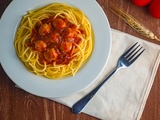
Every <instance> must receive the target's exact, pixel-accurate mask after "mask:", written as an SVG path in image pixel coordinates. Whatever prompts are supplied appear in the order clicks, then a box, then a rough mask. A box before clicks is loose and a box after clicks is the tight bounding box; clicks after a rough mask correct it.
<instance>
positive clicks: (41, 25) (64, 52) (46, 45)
mask: <svg viewBox="0 0 160 120" xmlns="http://www.w3.org/2000/svg"><path fill="white" fill-rule="evenodd" d="M80 34H81V35H82V34H84V31H83V30H82V29H78V28H77V26H76V25H75V24H73V23H71V22H70V21H69V20H68V19H67V18H62V17H59V16H58V17H56V18H54V16H51V17H50V18H47V19H43V20H41V21H40V22H37V23H36V25H35V26H34V28H33V29H32V34H31V40H30V41H29V42H28V44H27V45H28V47H31V48H32V50H33V51H37V52H38V54H39V62H41V63H44V62H46V63H47V64H53V63H54V62H56V64H65V65H67V64H69V63H70V61H71V60H72V59H73V58H74V56H73V53H74V50H75V48H76V46H75V44H79V43H80V42H81V38H80V37H79V35H80ZM74 43H75V44H74Z"/></svg>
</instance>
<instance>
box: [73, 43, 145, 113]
mask: <svg viewBox="0 0 160 120" xmlns="http://www.w3.org/2000/svg"><path fill="white" fill-rule="evenodd" d="M144 50H145V49H143V47H140V44H138V42H137V43H135V44H134V45H133V46H132V47H131V48H129V49H128V50H127V51H126V52H125V53H124V54H123V55H121V57H120V58H119V60H118V65H117V67H116V69H115V70H114V71H113V72H112V73H111V74H110V75H109V76H108V77H107V78H106V79H105V80H104V81H102V83H100V84H99V85H98V86H97V87H96V88H95V89H93V90H92V91H91V92H90V93H88V94H87V95H86V96H84V97H83V98H81V99H80V100H79V101H77V102H76V103H75V104H74V105H73V106H72V111H73V112H74V113H76V114H78V113H80V112H81V111H82V110H83V108H84V107H85V106H86V105H87V103H88V102H89V101H90V100H91V99H92V98H93V96H94V95H95V94H96V92H97V91H98V90H99V89H100V88H101V87H102V85H103V84H104V83H105V82H106V81H107V80H108V79H109V78H110V77H111V76H113V75H114V74H115V73H116V72H117V71H118V70H120V69H121V68H127V67H129V66H130V65H131V64H132V63H133V62H134V61H135V60H136V59H137V58H138V57H139V56H140V55H141V54H142V53H143V52H144Z"/></svg>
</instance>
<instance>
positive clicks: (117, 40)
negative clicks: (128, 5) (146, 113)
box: [49, 29, 160, 120]
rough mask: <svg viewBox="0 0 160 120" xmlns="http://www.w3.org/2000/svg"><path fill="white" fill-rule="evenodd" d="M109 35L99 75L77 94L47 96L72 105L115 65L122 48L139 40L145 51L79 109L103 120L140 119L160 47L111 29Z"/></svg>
mask: <svg viewBox="0 0 160 120" xmlns="http://www.w3.org/2000/svg"><path fill="white" fill-rule="evenodd" d="M112 35H113V42H112V50H111V54H110V58H109V61H108V63H107V65H106V67H105V70H104V71H103V73H102V74H101V75H100V77H99V78H98V79H97V80H96V81H95V82H94V83H93V84H92V85H91V86H90V87H88V88H87V89H85V90H84V91H82V92H80V93H77V94H74V95H71V96H68V97H64V98H58V99H52V98H49V99H51V100H53V101H57V102H59V103H61V104H64V105H66V106H68V107H72V105H73V104H74V103H75V102H77V101H78V100H79V99H80V98H82V97H83V96H85V95H86V94H87V93H88V92H89V91H91V90H92V89H94V87H95V86H97V85H98V84H99V83H100V82H101V81H102V80H103V79H104V78H105V77H106V76H107V75H108V74H109V73H110V72H111V71H112V70H113V69H114V68H115V67H116V65H117V61H118V58H119V57H120V56H121V55H122V54H123V53H124V51H125V50H126V49H128V48H129V47H130V46H132V45H133V44H134V43H135V42H139V43H140V44H141V45H142V46H144V48H145V52H144V53H143V54H142V55H141V56H140V57H139V58H138V60H136V62H134V63H133V64H132V65H131V66H130V67H129V68H127V69H121V70H120V71H118V72H117V73H116V74H115V75H114V76H113V77H112V78H110V79H109V81H107V82H106V83H105V84H104V86H103V87H102V88H101V89H100V90H99V91H98V92H97V94H96V95H95V96H94V98H93V99H92V100H91V101H90V102H89V103H88V105H87V106H86V107H85V108H84V109H83V112H84V113H86V114H89V115H91V116H94V117H97V118H100V119H103V120H138V119H140V117H141V115H142V112H143V109H144V106H145V103H146V100H147V97H148V95H149V92H150V89H151V86H152V84H153V81H154V77H155V74H156V71H157V69H158V66H159V63H160V46H159V45H156V44H153V43H150V42H147V41H144V40H142V39H139V38H137V37H133V36H131V35H129V34H126V33H123V32H120V31H117V30H113V29H112Z"/></svg>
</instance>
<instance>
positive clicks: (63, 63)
mask: <svg viewBox="0 0 160 120" xmlns="http://www.w3.org/2000/svg"><path fill="white" fill-rule="evenodd" d="M14 46H15V49H16V53H17V55H18V57H19V58H20V59H21V61H22V62H23V63H24V65H25V67H26V68H27V69H28V70H29V71H31V72H33V73H35V74H37V75H42V76H45V77H47V78H52V79H57V78H60V77H64V76H74V75H75V74H76V72H77V71H78V70H79V68H80V67H81V66H82V64H83V63H84V61H86V60H87V59H88V58H89V57H90V55H91V53H92V49H93V31H92V28H91V24H90V22H89V20H88V18H87V17H86V16H85V15H84V13H83V12H82V11H81V10H79V9H77V8H74V7H71V6H69V5H66V4H61V3H55V4H50V5H48V6H45V7H42V8H39V9H36V10H31V11H29V12H28V14H26V15H25V16H23V18H22V20H21V23H20V25H19V28H18V30H17V32H16V35H15V41H14Z"/></svg>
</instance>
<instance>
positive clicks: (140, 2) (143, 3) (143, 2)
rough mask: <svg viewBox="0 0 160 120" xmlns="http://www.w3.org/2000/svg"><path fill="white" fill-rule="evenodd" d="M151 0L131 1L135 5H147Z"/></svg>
mask: <svg viewBox="0 0 160 120" xmlns="http://www.w3.org/2000/svg"><path fill="white" fill-rule="evenodd" d="M151 1H152V0H132V2H133V3H134V4H135V5H137V6H146V5H148V4H149V3H150V2H151Z"/></svg>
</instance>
